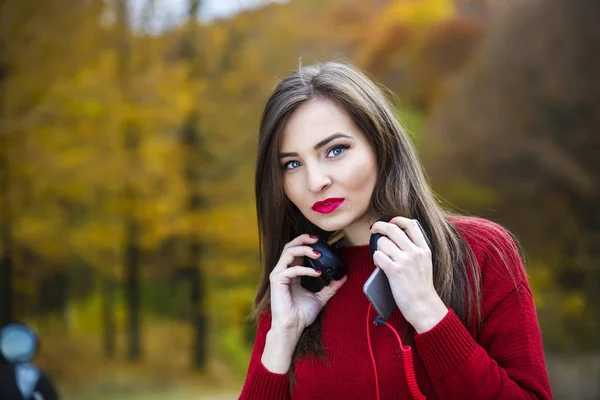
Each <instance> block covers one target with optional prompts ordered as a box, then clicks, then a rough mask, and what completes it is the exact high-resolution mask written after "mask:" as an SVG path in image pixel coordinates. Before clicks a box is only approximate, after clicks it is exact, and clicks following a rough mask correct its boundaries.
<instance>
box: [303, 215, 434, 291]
mask: <svg viewBox="0 0 600 400" xmlns="http://www.w3.org/2000/svg"><path fill="white" fill-rule="evenodd" d="M389 220H390V218H380V219H379V221H382V222H388V221H389ZM417 222H418V221H417ZM311 225H312V224H311ZM419 227H421V231H422V232H423V236H424V237H425V240H426V241H427V245H428V246H429V248H430V249H431V248H432V247H431V242H430V240H429V235H427V234H426V233H425V231H424V230H423V227H422V226H421V224H420V223H419ZM382 236H384V235H382V234H380V233H374V234H372V235H371V238H370V239H369V250H370V252H371V258H373V254H374V253H375V251H376V250H377V241H378V240H379V239H380V238H381V237H382ZM318 237H319V240H318V241H317V242H316V243H314V244H309V246H310V247H312V248H313V249H314V250H317V251H318V252H320V253H321V257H319V258H318V259H316V260H315V259H313V258H310V257H304V265H308V266H310V267H311V268H313V269H315V270H317V271H321V272H322V274H321V276H319V277H312V276H302V277H301V278H300V282H301V285H302V287H304V288H305V289H307V290H309V291H311V292H313V293H316V292H318V291H320V290H321V289H323V288H324V287H325V286H327V285H329V282H331V280H332V279H333V280H335V281H339V280H340V279H342V278H343V277H344V275H346V267H345V266H344V264H343V263H342V260H340V258H339V257H338V256H336V255H335V253H334V252H333V250H332V249H331V247H330V246H329V245H328V244H327V241H325V240H323V239H322V238H321V235H318Z"/></svg>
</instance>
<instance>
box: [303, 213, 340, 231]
mask: <svg viewBox="0 0 600 400" xmlns="http://www.w3.org/2000/svg"><path fill="white" fill-rule="evenodd" d="M311 222H312V223H313V224H314V225H316V226H318V227H319V228H320V229H323V230H324V231H327V232H335V231H339V230H342V229H344V228H345V227H347V226H348V225H349V223H350V220H349V219H348V217H347V216H343V215H335V216H334V215H331V216H329V215H327V214H325V215H323V216H320V218H317V219H316V220H312V221H311Z"/></svg>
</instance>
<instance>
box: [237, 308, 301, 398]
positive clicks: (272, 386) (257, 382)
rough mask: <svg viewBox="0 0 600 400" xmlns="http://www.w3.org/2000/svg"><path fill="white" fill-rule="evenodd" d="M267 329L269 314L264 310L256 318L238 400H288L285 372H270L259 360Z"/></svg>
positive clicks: (287, 382) (268, 327) (268, 326)
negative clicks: (249, 353)
mask: <svg viewBox="0 0 600 400" xmlns="http://www.w3.org/2000/svg"><path fill="white" fill-rule="evenodd" d="M269 329H271V316H270V314H269V313H268V312H265V313H263V314H262V315H261V316H260V318H259V320H258V327H257V330H256V339H255V340H254V347H253V349H252V356H251V357H250V364H249V366H248V373H247V375H246V382H245V383H244V387H243V388H242V393H241V394H240V397H239V399H240V400H262V399H272V400H289V398H290V395H289V380H288V376H287V374H276V373H272V372H270V371H269V370H267V369H266V368H265V367H264V365H263V364H262V361H261V358H262V354H263V350H264V349H265V341H266V339H267V333H268V332H269Z"/></svg>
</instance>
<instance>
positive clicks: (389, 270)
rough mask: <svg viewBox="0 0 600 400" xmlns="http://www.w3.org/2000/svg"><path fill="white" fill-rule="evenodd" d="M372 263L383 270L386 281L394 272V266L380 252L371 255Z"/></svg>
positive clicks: (390, 260) (389, 259) (386, 256)
mask: <svg viewBox="0 0 600 400" xmlns="http://www.w3.org/2000/svg"><path fill="white" fill-rule="evenodd" d="M373 262H374V263H375V265H377V266H378V267H379V268H381V269H382V270H383V272H384V273H385V275H386V276H387V277H388V279H389V278H390V277H391V276H392V274H393V273H395V272H396V269H397V268H396V264H395V263H394V261H393V260H392V259H391V258H390V257H388V255H387V254H385V253H384V252H382V251H379V250H377V251H376V252H375V253H373Z"/></svg>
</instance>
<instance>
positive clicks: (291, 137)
mask: <svg viewBox="0 0 600 400" xmlns="http://www.w3.org/2000/svg"><path fill="white" fill-rule="evenodd" d="M337 132H340V133H344V134H346V135H348V136H351V137H353V138H354V139H357V140H360V139H361V136H362V134H361V132H360V130H359V129H358V128H357V127H356V125H355V124H354V122H353V121H352V119H351V118H350V116H349V115H348V113H347V112H346V111H345V110H344V109H342V108H341V107H339V106H338V105H337V104H335V103H334V102H332V101H330V100H326V99H323V100H321V99H319V100H310V101H308V102H306V103H304V104H302V105H301V106H300V107H298V109H296V110H295V111H294V112H293V113H292V115H291V116H290V118H289V119H288V122H287V124H286V126H285V128H284V130H283V132H282V134H281V138H280V140H279V149H280V151H282V152H287V151H295V150H296V149H298V148H301V147H312V146H313V145H314V144H315V143H317V142H319V141H320V140H322V139H324V138H325V137H327V136H330V135H332V134H334V133H337Z"/></svg>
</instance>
